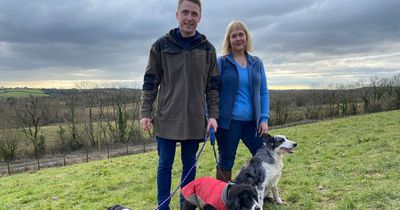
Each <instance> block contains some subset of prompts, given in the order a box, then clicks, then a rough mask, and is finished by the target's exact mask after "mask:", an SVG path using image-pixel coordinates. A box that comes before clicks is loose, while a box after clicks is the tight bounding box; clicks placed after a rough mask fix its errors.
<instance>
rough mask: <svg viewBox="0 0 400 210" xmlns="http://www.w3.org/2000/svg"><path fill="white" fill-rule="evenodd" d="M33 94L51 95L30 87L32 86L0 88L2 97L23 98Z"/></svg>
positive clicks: (0, 96)
mask: <svg viewBox="0 0 400 210" xmlns="http://www.w3.org/2000/svg"><path fill="white" fill-rule="evenodd" d="M29 95H32V96H49V95H47V94H46V93H44V92H43V91H42V90H39V89H30V88H15V89H0V98H8V97H15V98H22V97H29Z"/></svg>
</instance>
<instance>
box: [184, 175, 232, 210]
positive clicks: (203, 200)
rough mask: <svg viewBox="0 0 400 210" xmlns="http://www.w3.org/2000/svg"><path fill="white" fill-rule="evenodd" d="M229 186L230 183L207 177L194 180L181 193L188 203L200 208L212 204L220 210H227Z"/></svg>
mask: <svg viewBox="0 0 400 210" xmlns="http://www.w3.org/2000/svg"><path fill="white" fill-rule="evenodd" d="M227 186H228V183H226V182H223V181H220V180H217V179H214V178H211V177H208V176H207V177H202V178H198V179H195V180H193V181H192V182H190V183H189V184H187V185H186V186H184V187H183V188H182V191H181V192H182V195H183V197H185V199H186V200H187V201H189V202H190V203H191V204H193V205H196V206H198V207H200V208H203V206H204V205H206V204H210V205H212V206H213V207H214V208H216V209H218V210H226V208H225V205H224V201H225V200H226V196H225V195H226V191H227Z"/></svg>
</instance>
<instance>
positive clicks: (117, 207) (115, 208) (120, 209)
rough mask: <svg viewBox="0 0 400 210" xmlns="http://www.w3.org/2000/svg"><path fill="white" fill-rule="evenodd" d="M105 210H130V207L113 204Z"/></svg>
mask: <svg viewBox="0 0 400 210" xmlns="http://www.w3.org/2000/svg"><path fill="white" fill-rule="evenodd" d="M107 210H131V209H130V208H127V207H123V206H121V205H114V206H110V207H108V209H107Z"/></svg>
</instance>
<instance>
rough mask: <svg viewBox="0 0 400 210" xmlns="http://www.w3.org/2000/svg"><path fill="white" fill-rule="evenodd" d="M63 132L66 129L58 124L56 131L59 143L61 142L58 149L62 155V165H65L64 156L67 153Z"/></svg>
mask: <svg viewBox="0 0 400 210" xmlns="http://www.w3.org/2000/svg"><path fill="white" fill-rule="evenodd" d="M65 132H66V130H65V129H64V128H63V127H62V126H61V125H60V126H59V129H58V131H57V135H58V138H59V139H60V143H61V145H60V147H61V148H60V150H61V154H62V156H63V166H65V165H66V160H65V156H66V153H67V140H66V137H65Z"/></svg>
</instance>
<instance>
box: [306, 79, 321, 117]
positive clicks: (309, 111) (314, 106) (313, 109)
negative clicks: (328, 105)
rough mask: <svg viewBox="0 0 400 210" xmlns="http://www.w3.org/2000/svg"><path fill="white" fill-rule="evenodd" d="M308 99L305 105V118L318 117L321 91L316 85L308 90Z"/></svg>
mask: <svg viewBox="0 0 400 210" xmlns="http://www.w3.org/2000/svg"><path fill="white" fill-rule="evenodd" d="M309 98H310V101H309V102H308V104H307V105H306V114H305V115H306V117H307V119H319V117H320V112H321V109H322V91H321V90H319V89H318V87H313V88H312V89H311V90H310V96H309Z"/></svg>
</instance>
